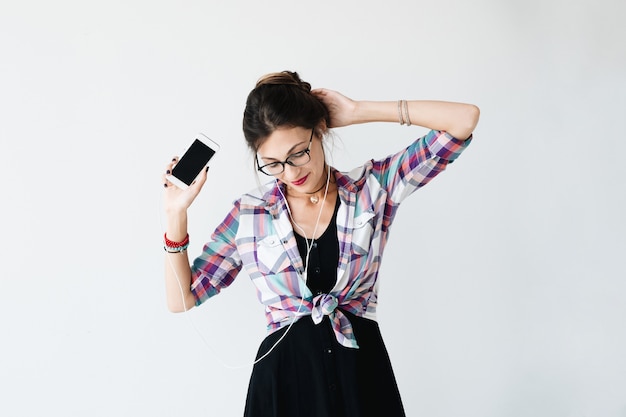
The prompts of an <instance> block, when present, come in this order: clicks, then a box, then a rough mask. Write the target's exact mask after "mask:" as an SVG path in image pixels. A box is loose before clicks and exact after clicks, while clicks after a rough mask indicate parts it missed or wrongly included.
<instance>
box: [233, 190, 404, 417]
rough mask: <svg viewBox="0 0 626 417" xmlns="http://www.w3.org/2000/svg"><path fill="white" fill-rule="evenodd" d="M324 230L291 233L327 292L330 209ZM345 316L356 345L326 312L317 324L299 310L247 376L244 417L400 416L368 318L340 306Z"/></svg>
mask: <svg viewBox="0 0 626 417" xmlns="http://www.w3.org/2000/svg"><path fill="white" fill-rule="evenodd" d="M338 207H339V199H337V203H336V206H335V213H334V215H333V218H332V221H331V223H330V224H329V226H328V228H327V229H326V230H325V231H324V234H323V235H322V236H320V237H319V239H316V240H315V241H314V242H311V241H310V240H309V241H308V242H307V240H306V239H305V238H304V237H302V236H299V235H296V240H297V241H298V248H299V250H300V254H301V256H302V259H303V260H304V262H305V263H306V259H305V257H306V252H307V243H308V244H310V245H311V251H310V253H309V257H310V259H309V265H308V271H309V272H308V280H307V286H308V287H309V288H310V289H311V291H312V292H313V294H323V293H328V292H329V291H330V290H331V289H332V288H333V286H334V284H335V282H336V280H337V266H338V263H339V242H338V239H337V222H336V218H337V209H338ZM342 312H343V313H344V314H345V315H346V316H347V317H348V319H349V320H350V322H351V323H352V326H353V329H354V335H355V337H356V340H357V342H358V344H359V349H351V348H346V347H344V346H342V345H340V344H339V343H338V342H337V340H336V338H335V335H334V333H333V331H332V328H331V326H330V320H329V319H328V317H324V319H323V320H322V322H321V323H320V324H318V325H316V324H315V323H314V322H313V320H312V319H311V318H310V317H302V318H300V319H299V320H298V321H296V322H295V323H294V324H293V325H292V326H291V329H289V331H288V333H287V335H286V336H285V338H284V339H283V340H281V341H280V343H278V345H277V346H276V347H275V348H274V350H273V351H272V352H271V353H270V354H269V355H268V356H267V357H265V358H264V359H262V360H261V361H260V362H259V363H257V364H256V365H255V366H254V368H253V370H252V376H251V377H250V385H249V387H248V396H247V399H246V407H245V412H244V416H245V417H402V416H405V413H404V409H403V406H402V401H401V399H400V393H399V392H398V387H397V384H396V380H395V377H394V374H393V370H392V367H391V362H390V361H389V356H388V354H387V350H386V348H385V345H384V343H383V339H382V337H381V334H380V330H379V328H378V323H376V322H375V321H373V320H369V319H365V318H362V317H357V316H355V315H354V314H351V313H349V312H346V311H342ZM286 330H287V328H283V329H281V330H278V331H276V332H274V333H272V334H271V335H269V336H267V337H266V338H265V340H263V342H262V343H261V346H260V348H259V350H258V353H257V358H259V357H261V356H263V355H264V354H265V352H267V351H268V350H269V349H271V348H272V346H273V345H274V343H276V341H277V340H278V339H279V338H280V337H281V336H283V333H284V332H285V331H286Z"/></svg>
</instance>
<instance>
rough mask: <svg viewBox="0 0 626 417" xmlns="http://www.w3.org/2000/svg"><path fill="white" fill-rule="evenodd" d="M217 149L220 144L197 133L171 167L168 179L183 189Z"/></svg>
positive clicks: (207, 162) (191, 181)
mask: <svg viewBox="0 0 626 417" xmlns="http://www.w3.org/2000/svg"><path fill="white" fill-rule="evenodd" d="M219 149H220V146H219V145H218V144H217V143H216V142H214V141H213V140H211V139H210V138H209V137H208V136H206V135H204V134H202V133H199V134H198V135H196V138H195V140H194V141H193V143H192V144H191V146H189V148H188V149H187V151H186V152H185V153H184V154H183V156H182V157H181V158H180V159H179V160H178V163H177V164H176V165H174V168H172V173H171V174H170V175H168V176H167V179H168V181H170V182H171V183H172V184H174V185H176V186H177V187H179V188H181V189H183V190H184V189H186V188H187V187H189V186H190V185H191V183H193V181H194V180H195V179H196V177H197V176H198V174H200V172H201V171H202V170H203V169H204V168H205V167H206V166H207V165H208V164H209V161H210V160H211V158H213V156H214V155H215V154H216V153H217V151H218V150H219Z"/></svg>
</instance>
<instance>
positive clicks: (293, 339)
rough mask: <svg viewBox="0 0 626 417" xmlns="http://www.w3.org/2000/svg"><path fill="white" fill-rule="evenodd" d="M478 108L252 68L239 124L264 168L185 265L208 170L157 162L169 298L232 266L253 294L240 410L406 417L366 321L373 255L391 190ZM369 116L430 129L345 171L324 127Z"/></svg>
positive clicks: (375, 331)
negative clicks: (359, 92)
mask: <svg viewBox="0 0 626 417" xmlns="http://www.w3.org/2000/svg"><path fill="white" fill-rule="evenodd" d="M478 116H479V111H478V108H477V107H476V106H473V105H469V104H462V103H450V102H441V101H404V100H400V101H397V102H372V101H353V100H351V99H349V98H347V97H345V96H343V95H341V94H339V93H337V92H334V91H330V90H326V89H317V90H311V87H310V85H309V84H308V83H306V82H304V81H302V80H301V79H300V78H299V76H298V74H297V73H295V72H288V71H284V72H281V73H274V74H269V75H267V76H265V77H263V78H261V79H260V80H259V81H258V83H257V85H256V87H255V88H254V89H253V90H252V91H251V92H250V94H249V96H248V100H247V103H246V108H245V111H244V120H243V130H244V135H245V138H246V141H247V143H248V145H249V147H250V149H251V151H252V152H253V153H254V155H255V161H256V169H258V171H259V172H260V174H261V175H263V176H267V178H268V179H269V180H270V181H269V182H268V183H267V185H266V186H264V187H261V189H257V190H254V191H252V192H250V193H247V194H244V195H242V196H241V198H239V199H238V200H236V201H235V203H234V205H233V208H232V210H231V211H230V212H229V213H228V214H227V216H226V218H225V219H224V221H223V222H222V223H221V224H220V225H218V227H217V228H216V230H215V232H214V233H213V235H212V236H211V239H210V240H209V241H208V242H207V243H206V244H205V246H204V250H203V252H202V253H201V254H200V255H199V256H198V257H197V258H196V259H195V260H194V261H193V264H192V265H191V266H190V262H189V258H188V256H187V253H186V250H185V249H186V246H188V239H189V235H188V234H187V209H188V208H189V206H190V205H191V204H192V202H193V200H194V199H195V197H196V196H197V195H198V193H199V192H200V190H201V188H202V186H203V185H204V183H205V181H206V178H207V173H206V171H205V172H202V173H201V174H200V175H199V176H198V178H197V179H196V181H195V183H194V184H193V185H192V186H191V187H189V188H188V189H186V190H181V189H179V188H177V187H176V186H174V185H173V184H171V183H169V182H168V181H167V179H166V174H168V173H169V172H170V171H171V169H172V167H173V166H174V165H175V164H176V161H177V159H176V158H174V159H173V160H172V162H171V163H170V164H168V166H167V167H166V170H165V171H166V172H165V173H164V174H163V181H164V185H165V187H166V188H165V197H164V205H165V212H166V216H167V227H166V233H165V249H166V252H167V253H166V262H165V278H166V291H167V301H168V306H169V308H170V310H172V311H175V312H178V311H184V310H185V309H189V308H191V307H193V306H196V305H199V304H201V303H202V302H204V301H206V300H207V299H209V298H210V297H212V296H214V295H216V294H217V293H219V292H220V290H222V289H223V288H226V287H227V286H228V285H230V284H231V283H232V282H233V280H234V279H235V277H236V276H237V274H238V273H239V272H240V271H241V270H242V269H243V270H245V272H246V273H247V274H248V276H249V277H250V278H251V279H252V282H253V283H254V284H255V286H256V288H257V293H258V297H259V300H260V301H261V303H263V304H264V305H265V311H266V317H267V322H268V336H267V337H266V339H265V340H264V341H263V342H262V344H261V346H260V348H259V351H258V355H257V359H258V362H257V363H256V364H255V366H254V368H253V371H252V376H251V379H250V385H249V389H248V397H247V400H246V407H245V415H246V416H251V417H259V416H268V417H269V416H272V417H281V416H286V417H287V416H288V417H305V416H306V417H309V416H310V417H320V416H325V417H326V416H345V417H359V416H385V417H395V416H404V411H403V407H402V402H401V399H400V395H399V392H398V388H397V386H396V382H395V378H394V374H393V370H392V368H391V364H390V361H389V358H388V355H387V351H386V349H385V346H384V343H383V340H382V338H381V335H380V331H379V328H378V325H377V323H376V306H377V288H378V285H377V284H378V278H379V277H378V272H379V267H380V262H381V257H382V254H383V250H384V248H385V244H386V242H387V236H388V232H389V228H390V226H391V223H392V221H393V219H394V216H395V214H396V210H397V208H398V207H399V205H400V203H401V202H402V201H403V200H404V198H406V197H407V196H409V195H410V194H411V193H412V192H413V191H415V190H417V189H418V188H420V187H421V186H423V185H425V184H426V183H428V182H429V181H430V180H431V179H432V178H434V177H435V176H436V175H437V174H438V173H440V172H441V171H443V170H444V169H445V168H446V166H447V165H448V163H450V162H452V161H453V160H454V159H456V157H457V156H458V155H459V154H460V153H461V152H462V151H463V150H464V149H465V148H466V147H467V145H468V144H469V138H470V137H471V135H472V131H473V130H474V127H475V126H476V124H477V122H478ZM368 122H400V123H401V124H407V125H412V124H413V125H418V126H423V127H427V128H429V129H431V131H430V132H429V133H428V134H426V135H425V136H423V137H421V138H419V139H417V140H415V141H414V142H413V143H411V144H410V145H408V146H407V147H405V148H404V149H402V150H401V151H399V152H398V153H396V154H393V155H391V156H389V157H387V158H385V159H382V160H370V161H367V162H366V163H365V164H364V165H363V166H361V167H358V168H356V169H354V170H352V171H350V172H349V173H346V172H340V171H338V170H336V169H335V168H333V167H331V166H329V165H328V163H327V160H326V156H325V153H324V147H323V142H324V141H326V140H328V139H327V138H328V132H329V128H333V127H340V126H348V125H352V124H357V123H368ZM381 140H383V139H381ZM179 281H180V283H181V284H182V287H183V293H184V294H183V296H181V292H180V291H181V290H180V288H179V284H178V282H179ZM183 300H184V304H183Z"/></svg>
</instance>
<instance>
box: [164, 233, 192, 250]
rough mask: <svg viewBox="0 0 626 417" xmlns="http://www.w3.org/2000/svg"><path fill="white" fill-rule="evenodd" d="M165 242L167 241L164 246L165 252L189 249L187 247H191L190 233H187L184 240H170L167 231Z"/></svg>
mask: <svg viewBox="0 0 626 417" xmlns="http://www.w3.org/2000/svg"><path fill="white" fill-rule="evenodd" d="M163 242H164V243H165V245H164V246H163V249H165V252H170V253H175V252H182V251H184V250H187V248H188V247H189V233H187V235H186V236H185V238H184V239H183V241H182V242H174V241H173V240H169V239H168V238H167V233H165V234H164V235H163Z"/></svg>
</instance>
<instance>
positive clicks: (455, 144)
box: [371, 130, 472, 204]
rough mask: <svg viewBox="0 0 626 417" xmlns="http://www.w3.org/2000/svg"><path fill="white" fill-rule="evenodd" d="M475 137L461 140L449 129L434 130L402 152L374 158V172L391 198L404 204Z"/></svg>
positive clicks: (397, 202) (372, 172) (454, 158)
mask: <svg viewBox="0 0 626 417" xmlns="http://www.w3.org/2000/svg"><path fill="white" fill-rule="evenodd" d="M471 141H472V137H471V136H470V137H469V138H468V139H466V140H459V139H457V138H455V137H453V136H451V135H450V134H449V133H447V132H444V131H437V130H431V131H430V132H428V133H427V134H426V135H425V136H423V137H421V138H419V139H417V140H416V141H415V142H413V143H412V144H411V145H409V146H408V147H407V148H405V149H404V150H402V151H401V152H398V153H397V154H395V155H391V156H389V157H387V158H385V159H383V160H380V161H372V171H371V174H372V175H375V176H376V177H378V180H379V182H380V183H381V185H382V186H383V188H385V189H386V190H387V193H388V195H389V196H390V197H391V200H392V201H393V202H394V203H395V204H400V203H401V202H402V201H403V200H404V199H405V198H406V197H407V196H409V195H410V194H412V193H413V192H414V191H415V190H417V189H419V188H421V187H423V186H424V185H426V184H428V183H429V182H430V180H432V179H433V178H435V177H436V176H437V175H438V174H439V173H441V172H442V171H443V170H445V169H446V167H447V166H448V164H450V163H452V162H453V161H454V160H456V158H458V157H459V155H460V154H461V152H463V151H464V150H465V149H466V148H467V147H468V146H469V145H470V143H471Z"/></svg>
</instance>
